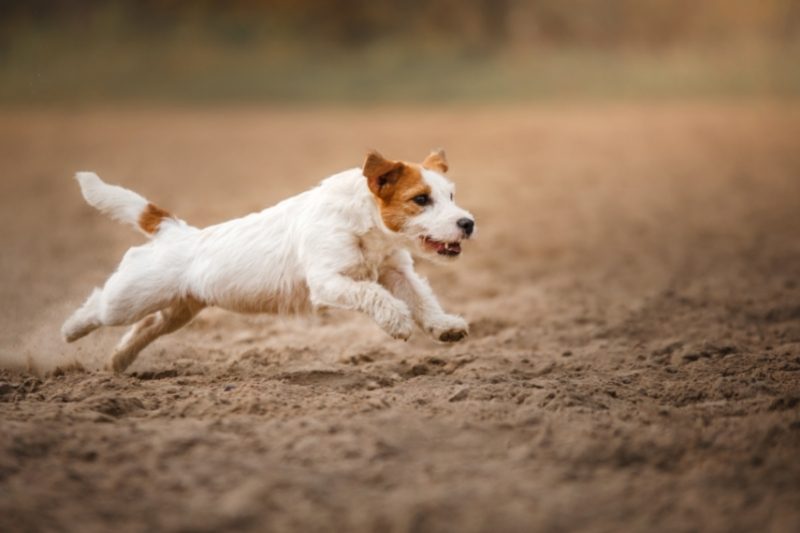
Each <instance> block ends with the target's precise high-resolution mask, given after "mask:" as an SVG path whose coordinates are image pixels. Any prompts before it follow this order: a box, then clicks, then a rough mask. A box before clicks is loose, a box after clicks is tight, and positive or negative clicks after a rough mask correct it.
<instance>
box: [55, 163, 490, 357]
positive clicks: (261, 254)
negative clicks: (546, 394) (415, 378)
mask: <svg viewBox="0 0 800 533" xmlns="http://www.w3.org/2000/svg"><path fill="white" fill-rule="evenodd" d="M445 172H447V161H446V159H445V154H444V152H443V151H441V150H439V151H434V152H432V153H431V154H430V155H429V156H428V157H427V158H426V159H425V160H424V161H423V162H422V163H421V164H415V163H406V162H402V161H392V160H390V159H386V158H384V157H383V156H381V155H380V154H379V153H377V152H374V151H373V152H370V153H369V154H367V157H366V160H365V161H364V165H363V166H362V168H353V169H350V170H346V171H344V172H341V173H339V174H335V175H333V176H331V177H329V178H327V179H325V180H324V181H323V182H322V183H320V184H319V185H318V186H317V187H315V188H313V189H311V190H308V191H306V192H304V193H302V194H299V195H297V196H294V197H291V198H289V199H287V200H284V201H282V202H280V203H278V204H277V205H275V206H274V207H270V208H268V209H265V210H263V211H261V212H259V213H253V214H250V215H247V216H245V217H243V218H237V219H234V220H230V221H228V222H223V223H222V224H217V225H215V226H210V227H207V228H203V229H199V228H195V227H193V226H190V225H188V224H187V223H186V222H184V221H183V220H180V219H178V218H176V217H175V216H173V215H172V214H170V213H168V212H167V211H164V210H163V209H161V208H159V207H156V206H155V205H153V204H152V203H150V202H148V201H147V200H146V199H144V198H143V197H142V196H140V195H138V194H136V193H135V192H133V191H129V190H127V189H123V188H122V187H117V186H114V185H108V184H106V183H104V182H103V181H102V180H101V179H100V178H99V177H98V176H97V175H96V174H94V173H92V172H79V173H77V175H76V179H77V180H78V182H79V183H80V187H81V192H82V193H83V197H84V198H85V199H86V201H87V202H88V203H89V204H90V205H92V206H93V207H95V208H97V209H98V210H100V211H101V212H103V213H105V214H107V215H109V216H110V217H111V218H114V219H116V220H118V221H120V222H125V223H127V224H130V225H131V226H133V227H135V228H136V229H138V230H139V231H141V232H142V233H144V234H145V235H146V236H148V237H149V238H150V241H149V242H148V243H146V244H144V245H142V246H135V247H133V248H131V249H130V250H128V252H127V253H126V254H125V256H124V257H123V258H122V262H121V263H120V265H119V267H118V268H117V270H116V272H114V273H113V274H112V275H111V277H110V278H109V279H108V281H106V283H105V285H104V286H103V288H102V289H94V291H93V292H92V294H91V295H90V296H89V298H88V299H87V300H86V302H85V303H84V304H83V305H82V306H81V307H80V308H79V309H78V310H76V311H75V312H74V313H73V314H72V316H70V317H69V319H67V321H66V322H65V323H64V325H63V327H62V329H61V331H62V334H63V335H64V339H65V340H66V341H67V342H73V341H75V340H78V339H80V338H81V337H83V336H85V335H87V334H89V333H90V332H92V331H93V330H95V329H97V328H99V327H101V326H122V325H133V326H132V327H131V328H130V330H129V331H128V332H127V333H126V334H125V335H124V336H123V337H122V339H121V340H120V342H119V344H118V345H117V347H116V349H115V351H114V353H113V355H112V358H111V363H110V366H111V368H112V369H113V370H114V371H115V372H122V371H124V370H125V369H126V368H127V367H128V366H129V365H130V364H131V363H133V361H134V359H136V356H137V354H138V353H139V352H141V351H142V350H143V349H144V348H145V347H146V346H147V345H148V344H150V343H151V342H153V341H154V340H155V339H156V338H158V337H159V336H161V335H164V334H167V333H171V332H173V331H175V330H177V329H179V328H181V327H183V326H185V325H186V324H188V323H189V321H190V320H191V319H192V318H193V317H194V316H195V315H197V313H198V312H200V310H202V309H203V308H204V307H207V306H218V307H222V308H224V309H228V310H231V311H238V312H245V313H254V312H301V311H307V310H309V309H312V308H319V307H323V306H328V307H338V308H342V309H353V310H357V311H361V312H362V313H365V314H367V315H369V316H370V317H372V319H373V320H374V321H375V322H377V323H378V325H379V326H380V327H381V328H383V329H384V331H386V332H387V333H388V334H389V335H391V336H392V337H394V338H395V339H404V340H405V339H408V338H409V336H411V333H412V330H413V328H414V323H416V324H417V325H418V326H419V327H420V328H422V329H423V330H424V331H425V332H427V333H428V334H430V335H431V336H432V337H433V338H434V339H436V340H438V341H441V342H456V341H459V340H461V339H463V338H464V337H466V336H467V334H468V325H467V322H466V321H465V320H464V319H463V318H461V317H460V316H456V315H449V314H447V313H445V312H444V311H443V310H442V307H441V306H440V305H439V302H438V301H437V300H436V297H435V296H434V294H433V291H432V290H431V288H430V286H429V285H428V283H427V282H426V281H425V279H423V278H422V277H420V276H419V275H418V274H417V273H416V272H415V271H414V264H413V260H412V254H413V255H416V256H419V257H427V258H434V259H439V258H441V259H444V260H453V259H455V258H457V257H458V256H459V255H460V254H461V241H462V240H464V239H467V238H469V237H470V236H471V235H472V234H473V232H474V230H475V221H474V218H473V217H472V215H471V214H470V213H468V212H467V211H465V210H464V209H461V208H460V207H458V206H457V205H456V203H455V200H454V186H453V184H452V183H451V182H450V181H449V180H448V179H447V178H445V177H444V174H445Z"/></svg>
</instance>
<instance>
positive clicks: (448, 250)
mask: <svg viewBox="0 0 800 533" xmlns="http://www.w3.org/2000/svg"><path fill="white" fill-rule="evenodd" d="M422 243H423V245H424V246H425V248H427V249H428V250H430V251H432V252H436V253H437V254H439V255H446V256H449V257H455V256H457V255H458V254H460V253H461V243H460V242H458V241H456V242H443V241H437V240H436V239H432V238H431V237H422Z"/></svg>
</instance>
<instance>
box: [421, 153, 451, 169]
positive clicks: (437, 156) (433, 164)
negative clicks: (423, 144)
mask: <svg viewBox="0 0 800 533" xmlns="http://www.w3.org/2000/svg"><path fill="white" fill-rule="evenodd" d="M422 167H423V168H427V169H428V170H435V171H436V172H441V173H442V174H444V173H445V172H447V169H448V166H447V158H446V157H445V155H444V150H442V149H441V148H439V149H438V150H434V151H433V152H431V153H430V154H428V157H426V158H425V161H423V162H422Z"/></svg>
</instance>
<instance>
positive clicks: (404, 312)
mask: <svg viewBox="0 0 800 533" xmlns="http://www.w3.org/2000/svg"><path fill="white" fill-rule="evenodd" d="M379 324H380V325H381V327H382V328H383V330H384V331H385V332H386V333H388V334H389V335H391V336H392V338H394V339H399V340H404V341H407V340H408V339H409V337H411V333H412V332H413V331H414V319H413V318H411V312H410V311H409V310H408V306H407V305H405V304H404V303H402V302H398V305H397V306H396V308H394V309H392V310H391V312H390V313H388V314H387V316H386V317H384V318H383V320H380V321H379Z"/></svg>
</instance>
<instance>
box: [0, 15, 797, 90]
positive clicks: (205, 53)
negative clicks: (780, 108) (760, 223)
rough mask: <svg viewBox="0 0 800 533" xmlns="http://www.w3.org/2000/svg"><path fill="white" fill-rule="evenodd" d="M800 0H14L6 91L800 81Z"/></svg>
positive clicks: (1, 60) (790, 85)
mask: <svg viewBox="0 0 800 533" xmlns="http://www.w3.org/2000/svg"><path fill="white" fill-rule="evenodd" d="M799 51H800V2H798V1H797V0H703V1H702V2H701V1H697V0H693V1H689V0H602V1H601V0H527V1H525V0H437V1H427V2H425V1H421V0H404V1H401V0H386V1H382V2H378V1H374V0H373V1H368V0H262V1H256V0H230V1H220V0H195V1H188V0H140V1H133V0H129V1H122V0H117V1H106V2H102V1H99V0H98V1H74V0H73V1H68V0H48V1H45V0H29V1H24V2H23V1H9V0H6V1H4V2H0V101H5V102H9V103H19V102H87V101H120V100H130V101H139V100H149V101H171V102H183V101H186V102H197V101H220V100H225V101H270V100H281V101H285V100H299V101H309V100H313V101H328V102H342V101H392V102H408V101H435V102H445V101H484V100H488V101H498V100H529V99H543V98H547V99H550V98H564V97H569V98H640V97H698V96H700V97H704V96H709V97H720V96H723V97H724V96H765V95H766V96H786V97H794V96H796V95H798V94H800V61H798V59H800V54H798V52H799Z"/></svg>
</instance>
